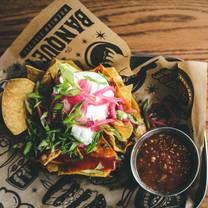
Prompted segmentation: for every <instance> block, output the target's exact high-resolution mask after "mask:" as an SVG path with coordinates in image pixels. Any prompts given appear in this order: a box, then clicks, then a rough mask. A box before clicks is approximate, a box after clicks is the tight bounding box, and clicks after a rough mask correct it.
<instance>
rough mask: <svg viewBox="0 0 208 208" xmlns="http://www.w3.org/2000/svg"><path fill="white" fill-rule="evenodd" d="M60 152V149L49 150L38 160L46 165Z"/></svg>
mask: <svg viewBox="0 0 208 208" xmlns="http://www.w3.org/2000/svg"><path fill="white" fill-rule="evenodd" d="M60 154H61V151H60V150H55V151H53V152H51V153H50V154H43V155H41V157H40V161H41V162H42V163H43V165H44V166H46V165H47V164H48V163H50V162H51V161H52V160H54V159H55V158H57V157H58V156H59V155H60Z"/></svg>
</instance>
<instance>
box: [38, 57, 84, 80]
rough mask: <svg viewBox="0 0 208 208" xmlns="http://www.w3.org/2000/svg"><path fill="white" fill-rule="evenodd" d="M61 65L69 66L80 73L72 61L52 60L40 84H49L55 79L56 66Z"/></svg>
mask: <svg viewBox="0 0 208 208" xmlns="http://www.w3.org/2000/svg"><path fill="white" fill-rule="evenodd" d="M61 63H65V64H69V65H70V67H72V68H73V69H75V70H78V71H80V69H79V67H78V66H77V65H76V64H75V63H74V62H73V61H67V60H58V59H54V60H53V61H52V65H51V66H50V67H49V69H48V70H47V71H46V73H45V74H44V76H43V78H42V80H41V83H42V84H50V83H51V82H52V81H53V80H54V79H55V78H56V77H57V75H58V73H59V67H58V66H59V64H61Z"/></svg>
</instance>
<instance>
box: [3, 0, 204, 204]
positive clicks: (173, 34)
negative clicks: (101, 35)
mask: <svg viewBox="0 0 208 208" xmlns="http://www.w3.org/2000/svg"><path fill="white" fill-rule="evenodd" d="M81 1H82V2H83V3H84V4H85V5H86V6H87V7H88V8H89V9H90V10H91V11H92V12H93V13H94V14H95V15H96V16H98V17H99V18H100V19H101V20H102V21H103V22H104V23H105V24H107V25H108V26H109V27H110V28H111V29H113V30H114V31H115V32H116V33H118V34H119V35H120V36H121V37H122V38H123V39H124V40H125V41H126V42H127V43H128V45H129V46H130V48H131V50H132V52H133V53H151V54H161V55H171V56H177V57H180V58H182V59H185V60H202V61H207V60H208V35H207V34H208V0H197V1H196V0H148V1H147V0H81ZM51 2H52V0H39V1H36V0H1V4H0V55H1V54H2V53H3V52H4V51H5V50H6V48H8V47H9V45H10V44H11V43H12V42H13V41H14V40H15V38H16V37H17V36H18V35H19V34H20V32H21V31H22V30H23V29H24V27H25V26H26V25H27V24H28V23H29V22H30V20H31V19H32V18H33V17H34V16H36V15H37V14H38V13H39V12H40V10H41V9H43V8H44V7H46V6H47V5H48V4H49V3H51ZM207 127H208V121H207ZM207 207H208V196H207V198H206V199H205V201H204V203H203V205H202V206H201V208H207Z"/></svg>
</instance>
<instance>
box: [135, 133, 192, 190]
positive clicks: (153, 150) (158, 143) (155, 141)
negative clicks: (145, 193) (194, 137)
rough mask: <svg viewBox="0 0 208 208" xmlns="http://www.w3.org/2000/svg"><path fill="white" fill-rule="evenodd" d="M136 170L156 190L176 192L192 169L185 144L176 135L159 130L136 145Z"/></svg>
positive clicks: (144, 181) (183, 185) (186, 179)
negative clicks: (137, 146)
mask: <svg viewBox="0 0 208 208" xmlns="http://www.w3.org/2000/svg"><path fill="white" fill-rule="evenodd" d="M137 170H138V174H139V176H140V178H141V180H142V182H143V183H144V184H145V185H147V186H148V187H149V188H151V189H153V190H155V191H159V192H167V193H171V192H175V191H177V190H178V189H181V188H183V187H185V186H186V184H187V183H188V180H189V179H190V175H191V170H192V158H191V153H190V151H189V150H188V148H187V147H186V146H185V145H184V144H183V143H182V140H181V139H180V137H179V136H178V135H174V134H170V133H159V134H155V135H152V136H151V137H150V138H149V139H147V140H146V141H145V142H144V143H143V144H142V146H141V147H140V149H139V153H138V157H137Z"/></svg>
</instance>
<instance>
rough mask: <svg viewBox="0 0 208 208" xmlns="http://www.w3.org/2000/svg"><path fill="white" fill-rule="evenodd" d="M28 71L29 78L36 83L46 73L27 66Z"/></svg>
mask: <svg viewBox="0 0 208 208" xmlns="http://www.w3.org/2000/svg"><path fill="white" fill-rule="evenodd" d="M25 67H26V70H27V78H28V79H30V80H32V81H33V82H36V81H38V80H41V79H42V77H43V75H44V74H45V72H44V71H42V70H40V69H37V68H35V67H33V66H30V65H26V66H25Z"/></svg>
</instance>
